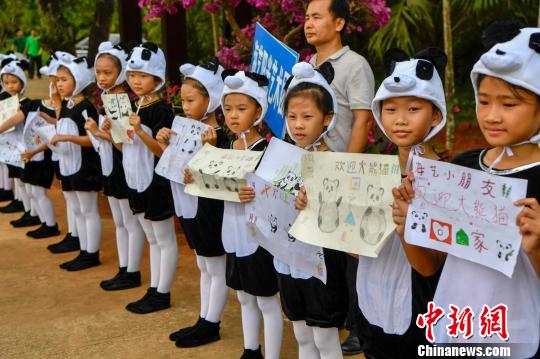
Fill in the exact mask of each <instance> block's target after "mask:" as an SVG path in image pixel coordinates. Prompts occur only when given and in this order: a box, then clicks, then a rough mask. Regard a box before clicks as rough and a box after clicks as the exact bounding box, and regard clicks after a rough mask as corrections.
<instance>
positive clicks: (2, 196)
mask: <svg viewBox="0 0 540 359" xmlns="http://www.w3.org/2000/svg"><path fill="white" fill-rule="evenodd" d="M9 57H10V55H4V54H1V55H0V64H1V63H2V61H3V60H4V59H7V58H9ZM0 67H1V65H0ZM0 91H1V92H0V101H1V100H5V99H7V98H8V97H10V95H9V93H8V92H6V91H4V89H3V88H2V84H1V81H0ZM12 200H13V179H11V178H9V173H8V168H7V166H6V165H5V164H4V163H0V202H5V201H12Z"/></svg>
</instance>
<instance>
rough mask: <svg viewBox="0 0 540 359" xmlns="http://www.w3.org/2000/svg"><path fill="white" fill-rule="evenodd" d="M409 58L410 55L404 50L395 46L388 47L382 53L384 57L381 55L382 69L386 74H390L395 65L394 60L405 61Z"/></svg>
mask: <svg viewBox="0 0 540 359" xmlns="http://www.w3.org/2000/svg"><path fill="white" fill-rule="evenodd" d="M409 59H410V56H409V55H407V53H406V52H405V51H403V50H401V49H399V48H397V47H393V48H391V49H388V50H387V51H386V52H385V53H384V57H383V64H384V71H385V73H386V76H390V75H391V74H392V72H394V68H395V67H396V62H401V61H407V60H409Z"/></svg>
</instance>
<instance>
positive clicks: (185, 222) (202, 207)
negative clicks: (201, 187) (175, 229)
mask: <svg viewBox="0 0 540 359" xmlns="http://www.w3.org/2000/svg"><path fill="white" fill-rule="evenodd" d="M198 201H199V202H198V205H197V215H196V216H195V218H189V219H186V218H182V217H180V223H181V224H182V228H183V229H184V234H185V235H186V239H187V242H188V244H189V247H190V248H191V249H193V250H195V252H196V253H197V255H199V256H202V257H218V256H222V255H224V254H225V250H224V249H223V242H222V241H221V225H222V223H223V201H219V200H215V199H210V198H204V197H199V198H198Z"/></svg>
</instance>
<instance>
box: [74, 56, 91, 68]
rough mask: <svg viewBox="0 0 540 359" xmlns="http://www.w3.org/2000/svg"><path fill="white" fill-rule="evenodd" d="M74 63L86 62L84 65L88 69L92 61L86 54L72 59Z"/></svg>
mask: <svg viewBox="0 0 540 359" xmlns="http://www.w3.org/2000/svg"><path fill="white" fill-rule="evenodd" d="M73 62H74V63H76V64H80V63H82V62H84V63H86V67H88V68H89V69H91V68H92V63H91V62H90V61H89V60H88V58H87V57H86V56H81V57H77V58H76V59H75V60H73Z"/></svg>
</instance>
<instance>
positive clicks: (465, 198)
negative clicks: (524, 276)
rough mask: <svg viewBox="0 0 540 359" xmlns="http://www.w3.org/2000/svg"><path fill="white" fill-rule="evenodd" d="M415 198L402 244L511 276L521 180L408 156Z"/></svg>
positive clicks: (517, 238)
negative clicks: (443, 254)
mask: <svg viewBox="0 0 540 359" xmlns="http://www.w3.org/2000/svg"><path fill="white" fill-rule="evenodd" d="M413 169H414V177H415V180H414V183H413V187H414V190H415V197H414V199H413V201H412V203H411V204H410V205H409V211H408V213H407V222H406V224H405V225H406V227H405V240H406V241H407V243H411V244H416V245H419V246H422V247H428V248H432V249H436V250H439V251H443V252H447V253H450V254H452V255H455V256H457V257H460V258H463V259H467V260H470V261H472V262H476V263H479V264H482V265H484V266H487V267H490V268H493V269H495V270H498V271H500V272H502V273H504V274H505V275H506V276H508V277H512V273H513V271H514V266H515V265H516V258H517V256H518V253H519V250H520V248H521V234H520V233H519V228H518V227H517V226H516V224H515V219H516V217H517V215H518V213H519V212H520V211H521V209H522V208H521V207H517V206H514V204H513V203H514V201H516V200H518V199H521V198H525V197H526V193H527V180H523V179H517V178H509V177H502V176H495V175H491V174H488V173H486V172H484V171H479V170H475V169H471V168H467V167H462V166H457V165H453V164H450V163H444V162H441V161H433V160H428V159H424V158H421V157H417V156H415V157H414V158H413Z"/></svg>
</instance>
